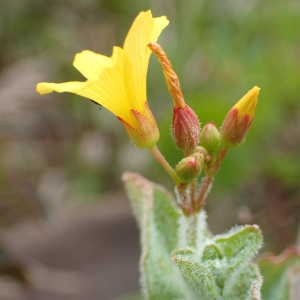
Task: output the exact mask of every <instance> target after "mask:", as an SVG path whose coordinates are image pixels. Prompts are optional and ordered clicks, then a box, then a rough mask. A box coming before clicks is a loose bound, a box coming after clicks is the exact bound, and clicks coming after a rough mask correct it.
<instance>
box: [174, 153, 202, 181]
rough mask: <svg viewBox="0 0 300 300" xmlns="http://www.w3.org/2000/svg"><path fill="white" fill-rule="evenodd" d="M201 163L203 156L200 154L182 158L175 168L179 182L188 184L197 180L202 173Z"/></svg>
mask: <svg viewBox="0 0 300 300" xmlns="http://www.w3.org/2000/svg"><path fill="white" fill-rule="evenodd" d="M203 161H204V156H203V154H202V153H194V154H192V155H191V156H188V157H185V158H183V159H182V160H181V161H180V162H179V163H178V165H177V166H176V168H175V171H176V174H177V176H178V177H179V179H180V180H181V182H184V183H188V182H191V181H193V180H194V179H195V178H197V177H198V176H199V175H200V173H201V171H202V165H203Z"/></svg>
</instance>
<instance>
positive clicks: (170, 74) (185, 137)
mask: <svg viewBox="0 0 300 300" xmlns="http://www.w3.org/2000/svg"><path fill="white" fill-rule="evenodd" d="M148 47H149V48H150V49H151V51H152V52H153V53H154V54H155V55H156V56H157V57H158V60H159V62H160V63H161V65H162V67H163V72H164V74H165V77H166V81H167V85H168V88H169V92H170V94H171V95H172V97H173V100H174V114H173V123H172V134H173V138H174V142H175V144H176V145H177V147H178V148H179V149H181V150H183V151H193V150H195V148H196V147H197V146H198V144H199V138H200V123H199V119H198V117H197V115H196V114H195V112H194V111H193V110H192V109H191V108H190V107H189V106H188V105H187V104H186V103H185V101H184V98H183V94H182V91H181V88H180V83H179V79H178V76H177V74H176V73H175V72H174V70H173V67H172V65H171V63H170V61H169V59H168V58H167V55H166V53H165V52H164V51H163V49H162V48H161V46H160V45H158V44H157V43H153V42H151V43H149V44H148Z"/></svg>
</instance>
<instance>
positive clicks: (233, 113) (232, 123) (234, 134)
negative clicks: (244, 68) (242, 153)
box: [220, 86, 260, 148]
mask: <svg viewBox="0 0 300 300" xmlns="http://www.w3.org/2000/svg"><path fill="white" fill-rule="evenodd" d="M259 91H260V88H259V87H257V86H255V87H254V88H253V89H252V90H250V91H249V92H248V93H247V94H246V95H245V96H244V97H243V98H242V99H241V100H240V101H239V102H238V103H236V104H235V105H234V106H233V107H232V108H231V110H230V111H229V113H228V114H227V116H226V117H225V119H224V121H223V124H222V127H221V132H220V135H221V142H222V144H223V146H224V147H226V148H232V147H237V146H239V145H241V144H242V143H243V142H244V140H245V136H246V134H247V132H248V130H249V128H250V125H251V123H252V121H253V117H254V113H255V107H256V104H257V100H258V94H259Z"/></svg>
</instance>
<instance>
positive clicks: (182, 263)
mask: <svg viewBox="0 0 300 300" xmlns="http://www.w3.org/2000/svg"><path fill="white" fill-rule="evenodd" d="M172 262H173V264H174V265H175V266H176V267H177V269H178V270H179V273H180V275H181V277H182V279H183V284H182V285H183V290H184V292H185V298H186V299H195V300H196V299H201V300H213V299H220V291H219V289H218V287H217V285H216V283H215V280H214V275H213V274H212V273H211V272H210V271H209V270H208V269H207V268H206V267H205V266H204V265H203V264H201V263H200V261H199V260H197V258H196V256H195V253H194V251H192V250H189V249H182V250H179V251H176V252H174V253H172Z"/></svg>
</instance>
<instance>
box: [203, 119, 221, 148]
mask: <svg viewBox="0 0 300 300" xmlns="http://www.w3.org/2000/svg"><path fill="white" fill-rule="evenodd" d="M200 143H201V145H202V146H203V147H204V148H205V149H206V150H207V151H208V153H213V152H215V151H217V150H218V148H219V146H220V144H221V142H220V132H219V130H218V128H217V127H216V125H215V123H214V122H210V123H207V124H205V126H204V128H203V129H202V132H201V136H200Z"/></svg>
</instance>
